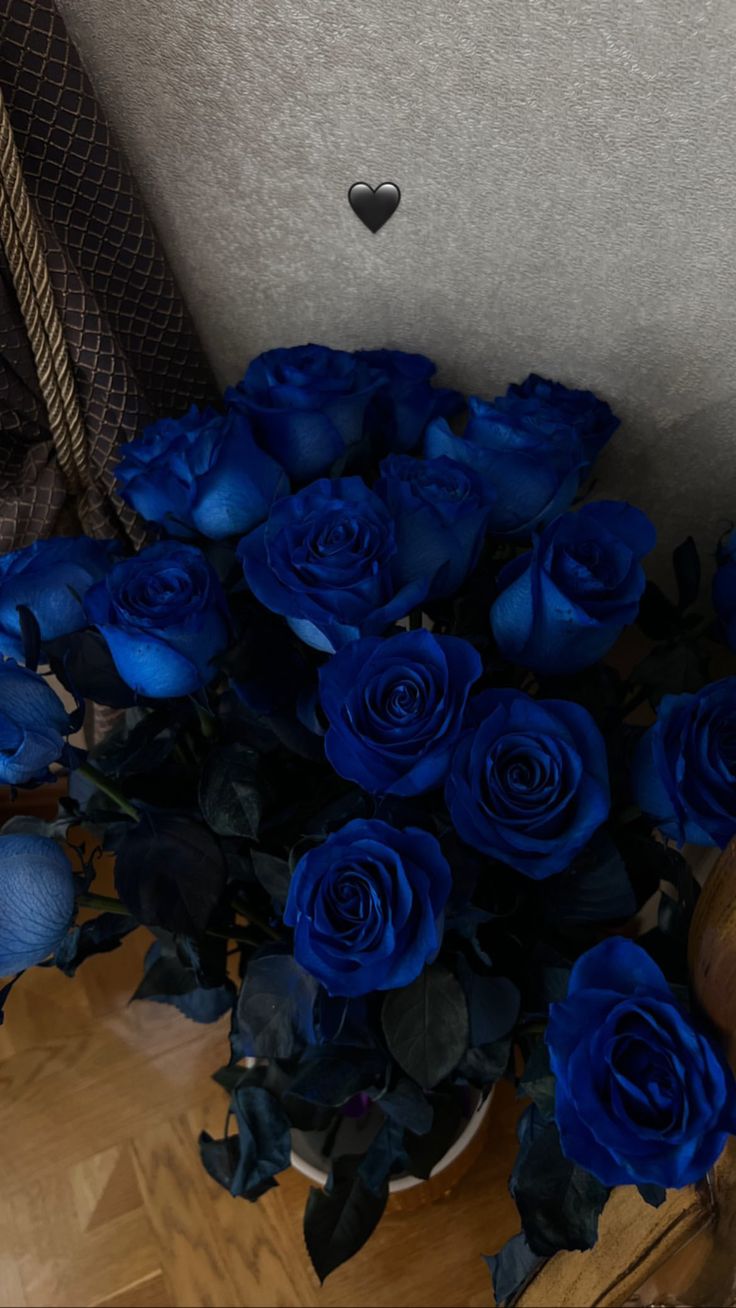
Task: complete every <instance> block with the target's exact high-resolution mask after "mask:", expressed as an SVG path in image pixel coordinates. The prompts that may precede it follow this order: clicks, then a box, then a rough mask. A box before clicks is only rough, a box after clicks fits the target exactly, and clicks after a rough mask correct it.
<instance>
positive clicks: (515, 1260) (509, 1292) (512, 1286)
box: [483, 1231, 545, 1308]
mask: <svg viewBox="0 0 736 1308" xmlns="http://www.w3.org/2000/svg"><path fill="white" fill-rule="evenodd" d="M483 1256H484V1258H485V1260H486V1262H487V1264H488V1270H489V1271H490V1273H491V1277H492V1279H493V1297H494V1299H495V1300H496V1305H497V1308H508V1305H510V1304H513V1303H515V1302H516V1300H517V1298H518V1296H519V1295H520V1294H521V1292H522V1290H524V1289H526V1287H527V1285H528V1284H529V1282H530V1281H531V1280H532V1279H533V1277H534V1276H536V1274H537V1272H538V1271H539V1269H540V1268H541V1267H543V1266H544V1263H545V1259H544V1258H540V1257H539V1255H538V1254H535V1253H532V1251H531V1249H530V1248H529V1245H528V1244H527V1241H526V1236H525V1235H524V1232H523V1231H520V1232H519V1234H518V1235H512V1237H511V1239H510V1240H507V1241H506V1243H505V1245H504V1246H503V1247H502V1248H501V1249H500V1250H499V1252H498V1253H497V1254H490V1255H489V1254H484V1255H483Z"/></svg>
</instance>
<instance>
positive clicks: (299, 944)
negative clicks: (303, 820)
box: [284, 820, 451, 996]
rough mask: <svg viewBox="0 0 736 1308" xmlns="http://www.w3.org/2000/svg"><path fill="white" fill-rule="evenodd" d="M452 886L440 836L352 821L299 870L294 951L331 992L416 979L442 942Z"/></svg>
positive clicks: (293, 892) (292, 893) (291, 903)
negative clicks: (445, 910) (444, 920)
mask: <svg viewBox="0 0 736 1308" xmlns="http://www.w3.org/2000/svg"><path fill="white" fill-rule="evenodd" d="M450 887H451V876H450V869H449V867H448V864H447V861H446V859H445V858H444V856H443V854H442V851H441V850H440V847H439V844H438V843H437V841H436V840H435V838H434V836H431V835H429V834H428V833H427V832H426V831H419V830H414V829H412V828H409V829H408V830H406V831H398V830H397V829H396V828H395V827H390V826H388V825H387V823H385V822H378V821H375V820H374V821H363V820H358V821H355V822H348V824H347V826H344V827H343V828H342V829H341V830H340V831H337V832H336V833H335V834H334V835H332V836H328V838H327V840H326V841H325V842H324V844H322V845H318V846H316V847H315V848H314V849H310V850H309V851H308V852H307V853H306V854H304V855H303V857H302V858H301V859H300V860H299V862H298V863H297V865H296V867H295V869H294V874H293V876H292V878H291V884H290V886H289V897H288V900H287V903H286V910H285V912H284V921H285V922H286V924H287V926H291V927H293V928H294V957H295V958H296V960H297V962H298V963H301V965H302V967H304V968H306V970H307V971H308V972H311V974H312V975H313V976H315V977H316V978H317V980H318V981H321V982H322V984H323V985H324V986H325V988H326V989H327V991H328V992H329V994H331V995H347V996H352V995H365V994H368V993H369V992H370V991H372V990H394V989H397V988H398V987H400V986H405V985H408V984H409V982H410V981H413V980H414V979H415V977H417V976H419V973H420V972H421V970H422V968H423V967H424V965H425V963H428V962H431V960H432V959H433V958H434V957H435V956H436V954H437V952H438V950H439V947H440V944H441V941H442V930H443V913H444V908H445V904H446V903H447V899H448V896H449V894H450Z"/></svg>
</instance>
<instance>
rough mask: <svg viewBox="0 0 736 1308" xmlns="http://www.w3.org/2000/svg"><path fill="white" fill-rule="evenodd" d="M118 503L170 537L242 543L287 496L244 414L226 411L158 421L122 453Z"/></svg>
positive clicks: (193, 410)
mask: <svg viewBox="0 0 736 1308" xmlns="http://www.w3.org/2000/svg"><path fill="white" fill-rule="evenodd" d="M115 476H116V479H117V483H118V489H119V491H120V494H121V496H122V498H123V499H124V500H125V501H126V502H127V503H128V504H130V505H131V506H132V507H133V508H134V509H135V510H136V512H137V513H139V514H140V515H141V517H142V518H145V519H146V521H147V522H159V523H161V525H162V526H164V527H165V528H166V531H167V532H168V534H169V535H170V536H179V537H182V538H184V539H187V538H190V537H192V536H193V535H196V534H199V535H201V536H208V537H209V538H210V539H211V540H222V539H224V538H225V537H226V536H234V535H243V533H244V532H246V531H250V530H251V528H253V527H255V526H256V525H257V523H259V522H262V521H263V519H264V518H265V517H266V516H267V515H268V511H269V509H270V507H271V504H272V502H273V500H274V499H275V498H276V497H277V496H278V495H282V494H285V493H286V491H288V489H289V485H288V482H287V480H286V477H285V475H284V472H283V469H282V468H280V467H279V465H278V464H277V463H275V462H274V460H273V459H271V458H269V456H268V455H267V454H264V452H263V451H262V450H261V449H259V447H258V445H257V444H256V442H255V440H254V438H253V434H252V432H251V428H250V423H249V422H248V419H247V417H246V416H245V414H244V413H240V412H238V411H237V410H235V409H231V410H230V411H229V412H228V413H225V414H220V413H216V412H215V410H214V409H204V410H203V411H202V412H200V411H199V410H198V409H197V408H196V406H195V405H192V408H191V409H190V410H189V412H188V413H186V414H184V416H183V417H182V418H163V419H161V421H159V422H155V423H153V424H152V425H151V426H149V427H146V429H145V431H144V432H143V434H142V436H140V437H138V439H137V440H134V441H130V442H129V443H128V444H127V445H124V446H123V448H122V458H121V460H120V463H119V464H118V466H117V468H116V470H115Z"/></svg>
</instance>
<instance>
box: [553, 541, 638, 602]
mask: <svg viewBox="0 0 736 1308" xmlns="http://www.w3.org/2000/svg"><path fill="white" fill-rule="evenodd" d="M629 562H630V560H629V559H626V560H624V559H623V558H622V557H621V552H620V551H611V550H608V549H605V548H603V547H602V545H601V542H600V541H597V540H579V541H574V542H572V543H570V544H568V545H566V546H565V547H564V548H563V549H562V550H561V552H560V554H559V557H558V559H557V560H556V563H557V569H556V571H557V570H558V571H559V573H560V574H561V575H562V577H564V579H565V584H566V586H567V587H571V588H572V589H573V591H574V592H576V593H578V594H586V593H590V592H597V591H611V590H615V588H616V587H617V586H618V585H619V584H620V582H621V581H622V580H623V577H624V576H625V575H626V566H624V565H625V564H628V563H629Z"/></svg>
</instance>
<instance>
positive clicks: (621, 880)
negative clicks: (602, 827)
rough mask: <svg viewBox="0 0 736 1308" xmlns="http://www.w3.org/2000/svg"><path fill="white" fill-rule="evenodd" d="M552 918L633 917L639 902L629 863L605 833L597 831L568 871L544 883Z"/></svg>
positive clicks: (545, 901)
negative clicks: (630, 877)
mask: <svg viewBox="0 0 736 1308" xmlns="http://www.w3.org/2000/svg"><path fill="white" fill-rule="evenodd" d="M542 899H543V905H544V915H545V919H546V920H547V921H549V922H555V923H557V922H560V923H562V922H564V923H571V924H574V923H584V922H608V921H616V920H619V919H625V918H628V917H632V916H633V914H634V913H636V911H637V909H638V907H639V903H638V900H637V897H636V895H635V893H634V889H633V887H632V884H631V881H630V879H629V875H628V873H627V871H626V864H625V862H624V860H623V858H622V856H621V854H620V852H619V850H618V849H617V848H616V845H615V844H614V843H613V841H612V840H611V838H610V836H608V835H607V834H606V833H600V834H598V835H597V836H596V837H595V838H594V839H593V840H592V841H591V842H590V844H589V845H588V847H587V848H586V849H585V850H583V852H582V854H580V855H579V856H578V858H577V859H576V860H575V862H574V864H573V865H572V867H571V868H570V870H569V871H568V872H563V873H561V874H560V875H559V876H556V877H549V878H548V880H547V881H545V882H543V884H542Z"/></svg>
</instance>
